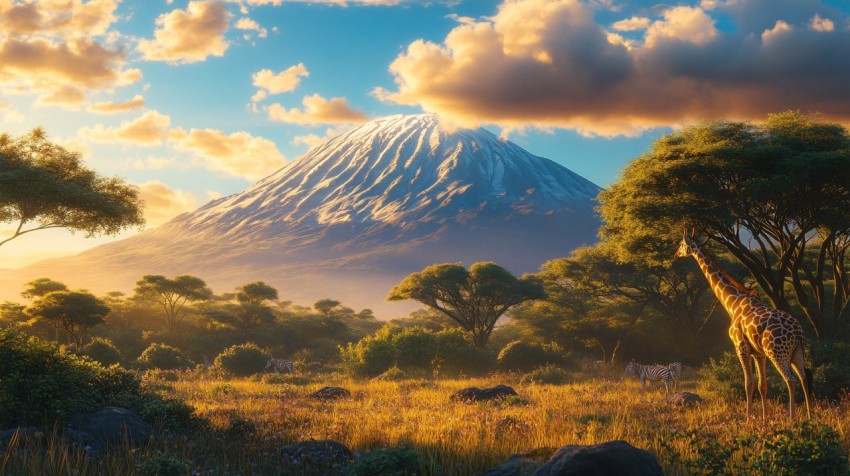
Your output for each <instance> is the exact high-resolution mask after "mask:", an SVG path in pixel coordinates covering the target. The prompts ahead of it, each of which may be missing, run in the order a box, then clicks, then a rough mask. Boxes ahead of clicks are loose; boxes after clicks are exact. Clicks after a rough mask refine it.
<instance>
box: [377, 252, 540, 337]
mask: <svg viewBox="0 0 850 476" xmlns="http://www.w3.org/2000/svg"><path fill="white" fill-rule="evenodd" d="M543 298H544V292H543V285H542V284H541V283H540V281H539V280H538V279H537V278H536V277H534V276H523V277H522V278H516V277H515V276H514V275H512V274H511V273H510V272H509V271H508V270H506V269H505V268H503V267H501V266H499V265H498V264H496V263H490V262H481V263H474V264H473V265H472V266H470V267H469V269H468V270H467V269H466V268H464V267H463V265H462V264H460V263H446V264H434V265H431V266H428V267H426V268H425V269H423V270H422V271H419V272H416V273H413V274H410V275H409V276H407V277H406V278H404V279H403V280H402V281H401V282H400V283H399V284H397V285H396V286H394V287H393V288H392V290H390V294H389V296H387V300H388V301H401V300H405V299H415V300H417V301H419V302H421V303H422V304H424V305H426V306H428V307H430V308H432V309H435V310H437V311H440V312H441V313H443V314H445V315H447V316H448V317H450V318H451V319H452V320H453V321H455V322H456V323H457V324H458V325H459V326H460V327H461V328H462V329H464V330H466V331H467V332H469V333H471V334H472V341H473V344H475V346H476V347H479V348H481V347H484V346H485V345H486V344H487V339H489V338H490V333H492V332H493V327H494V326H495V325H496V321H497V320H499V318H500V317H501V316H502V315H503V314H504V313H505V312H507V311H508V310H509V309H510V308H511V307H513V306H516V305H518V304H521V303H523V302H525V301H529V300H532V299H543Z"/></svg>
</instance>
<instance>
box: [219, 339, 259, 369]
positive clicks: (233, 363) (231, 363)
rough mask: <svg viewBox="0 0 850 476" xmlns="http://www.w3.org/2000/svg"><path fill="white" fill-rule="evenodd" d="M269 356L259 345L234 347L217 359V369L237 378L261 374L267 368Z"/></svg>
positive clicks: (250, 343)
mask: <svg viewBox="0 0 850 476" xmlns="http://www.w3.org/2000/svg"><path fill="white" fill-rule="evenodd" d="M268 359H269V357H268V355H267V354H266V353H265V352H264V351H263V350H262V349H260V348H259V347H257V344H254V343H252V342H248V343H247V344H241V345H234V346H231V347H228V348H227V349H224V352H222V353H220V354H218V356H217V357H216V358H215V364H214V365H215V367H216V368H217V369H221V370H223V371H224V372H226V373H229V374H231V375H236V376H237V377H246V376H248V375H253V374H256V373H260V372H262V371H263V369H264V368H265V367H266V362H268Z"/></svg>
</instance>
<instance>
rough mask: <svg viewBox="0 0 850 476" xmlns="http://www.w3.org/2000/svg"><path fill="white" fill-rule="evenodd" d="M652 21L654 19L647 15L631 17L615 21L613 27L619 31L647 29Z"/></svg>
mask: <svg viewBox="0 0 850 476" xmlns="http://www.w3.org/2000/svg"><path fill="white" fill-rule="evenodd" d="M650 23H652V20H650V19H649V18H646V17H631V18H629V19H626V20H620V21H618V22H615V23H614V24H613V25H611V27H612V28H614V29H615V30H617V31H635V30H646V29H647V28H649V25H650Z"/></svg>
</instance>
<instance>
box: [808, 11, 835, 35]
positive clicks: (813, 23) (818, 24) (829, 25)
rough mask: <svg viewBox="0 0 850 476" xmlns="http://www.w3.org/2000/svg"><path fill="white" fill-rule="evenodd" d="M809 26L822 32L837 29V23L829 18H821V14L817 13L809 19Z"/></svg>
mask: <svg viewBox="0 0 850 476" xmlns="http://www.w3.org/2000/svg"><path fill="white" fill-rule="evenodd" d="M809 28H811V29H812V30H815V31H821V32H827V31H835V23H833V22H832V20H830V19H829V18H821V16H820V15H818V14H815V16H813V17H812V19H811V20H810V21H809Z"/></svg>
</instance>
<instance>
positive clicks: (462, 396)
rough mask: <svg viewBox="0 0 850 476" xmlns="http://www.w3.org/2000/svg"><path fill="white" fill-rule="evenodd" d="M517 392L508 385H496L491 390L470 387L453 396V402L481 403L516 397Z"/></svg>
mask: <svg viewBox="0 0 850 476" xmlns="http://www.w3.org/2000/svg"><path fill="white" fill-rule="evenodd" d="M516 394H517V393H516V391H515V390H514V389H513V388H511V387H508V386H507V385H496V386H495V387H490V388H478V387H468V388H463V389H460V390H458V391H457V392H455V393H453V394H452V397H451V398H452V400H456V401H461V402H479V401H481V400H493V399H496V398H505V397H507V396H510V395H516Z"/></svg>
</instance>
